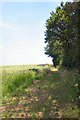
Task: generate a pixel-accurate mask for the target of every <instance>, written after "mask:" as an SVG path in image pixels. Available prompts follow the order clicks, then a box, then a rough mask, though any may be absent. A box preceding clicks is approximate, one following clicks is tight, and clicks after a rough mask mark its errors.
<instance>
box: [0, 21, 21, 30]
mask: <svg viewBox="0 0 80 120" xmlns="http://www.w3.org/2000/svg"><path fill="white" fill-rule="evenodd" d="M0 27H1V28H7V29H10V30H14V31H19V30H20V29H19V28H18V27H14V26H13V25H11V24H10V23H8V22H5V21H0Z"/></svg>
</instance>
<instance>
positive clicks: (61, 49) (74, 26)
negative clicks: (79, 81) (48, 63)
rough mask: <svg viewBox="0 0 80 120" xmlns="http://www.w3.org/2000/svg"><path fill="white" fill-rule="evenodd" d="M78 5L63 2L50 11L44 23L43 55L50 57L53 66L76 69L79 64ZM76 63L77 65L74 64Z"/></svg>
mask: <svg viewBox="0 0 80 120" xmlns="http://www.w3.org/2000/svg"><path fill="white" fill-rule="evenodd" d="M79 4H80V2H79V3H77V2H73V3H71V2H66V3H65V5H64V4H63V2H62V3H61V5H60V6H58V7H57V8H56V12H55V13H54V12H53V11H52V13H50V14H51V16H50V18H49V19H48V20H47V21H46V32H45V43H46V44H47V45H46V48H45V51H46V52H45V54H47V55H49V56H50V57H52V60H53V62H54V65H55V66H56V65H60V64H61V65H62V66H64V67H66V68H77V67H78V64H79V62H78V61H79V56H80V55H79V53H80V52H78V48H79V49H80V46H79V45H80V44H79V42H80V40H79V39H80V35H79V29H78V25H79V20H78V17H79V8H80V7H79ZM76 62H78V64H76Z"/></svg>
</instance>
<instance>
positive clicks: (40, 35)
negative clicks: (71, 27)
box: [0, 2, 60, 65]
mask: <svg viewBox="0 0 80 120" xmlns="http://www.w3.org/2000/svg"><path fill="white" fill-rule="evenodd" d="M59 4H60V2H13V3H12V2H11V3H10V2H3V3H0V65H16V64H17V65H18V64H42V63H45V64H46V63H52V59H51V58H49V57H47V55H45V54H44V53H45V50H44V47H45V46H46V44H45V43H44V41H45V40H44V38H45V36H44V31H45V30H46V27H45V23H46V19H48V18H49V17H50V12H52V11H54V10H55V8H56V7H57V6H58V5H59Z"/></svg>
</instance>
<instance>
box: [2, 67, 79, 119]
mask: <svg viewBox="0 0 80 120" xmlns="http://www.w3.org/2000/svg"><path fill="white" fill-rule="evenodd" d="M0 78H1V79H2V80H1V85H0V86H1V88H0V89H2V94H1V95H2V104H1V105H0V111H1V118H33V119H34V120H35V118H44V119H45V118H78V117H79V116H78V100H77V96H78V82H77V77H76V74H75V72H74V71H72V70H65V69H58V68H54V67H52V66H51V65H20V66H16V65H15V66H2V67H0Z"/></svg>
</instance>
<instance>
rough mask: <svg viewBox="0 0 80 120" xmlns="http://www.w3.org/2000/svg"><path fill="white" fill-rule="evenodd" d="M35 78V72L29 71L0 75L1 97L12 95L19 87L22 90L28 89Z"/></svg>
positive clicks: (4, 72)
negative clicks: (0, 80)
mask: <svg viewBox="0 0 80 120" xmlns="http://www.w3.org/2000/svg"><path fill="white" fill-rule="evenodd" d="M34 77H35V72H33V71H31V72H29V71H28V70H27V71H18V72H14V73H8V72H6V71H3V73H2V91H3V97H4V96H9V95H12V93H14V92H15V91H16V90H17V89H18V88H19V87H20V86H22V87H23V88H25V87H28V86H29V85H30V84H31V83H32V81H33V79H34Z"/></svg>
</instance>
